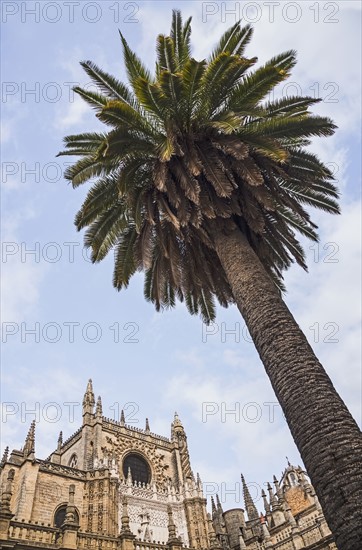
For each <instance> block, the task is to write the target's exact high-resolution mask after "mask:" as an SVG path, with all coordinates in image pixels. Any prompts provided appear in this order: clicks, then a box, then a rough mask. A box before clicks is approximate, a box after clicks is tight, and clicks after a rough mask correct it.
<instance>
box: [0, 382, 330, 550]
mask: <svg viewBox="0 0 362 550" xmlns="http://www.w3.org/2000/svg"><path fill="white" fill-rule="evenodd" d="M0 467H1V471H0V476H1V477H0V483H1V509H0V548H13V549H17V550H21V549H25V548H27V549H29V548H34V549H38V548H39V549H40V548H43V549H44V548H45V549H49V550H50V549H57V548H58V549H83V548H84V549H96V548H97V549H103V550H117V549H119V550H164V549H165V550H180V549H181V548H190V549H191V548H192V549H200V550H209V549H210V550H243V549H245V548H248V549H250V550H261V549H275V550H293V549H294V550H297V549H299V548H308V549H309V550H317V549H321V550H322V549H330V550H332V549H334V548H336V546H335V544H334V543H333V539H332V536H331V534H330V531H329V529H328V526H327V524H326V521H325V519H324V516H323V514H322V510H321V507H320V505H319V503H318V500H317V497H316V495H315V493H314V490H313V487H312V486H311V485H310V483H309V481H308V478H307V477H306V475H305V473H304V472H303V470H302V469H301V468H299V467H298V468H294V467H292V466H288V468H287V469H286V471H285V473H284V475H283V477H282V479H281V481H280V483H279V482H278V481H277V480H276V479H274V487H273V488H272V487H271V486H270V485H269V486H268V493H269V495H268V497H267V496H266V494H265V493H263V500H264V507H265V513H264V514H261V515H259V513H258V511H257V509H256V506H255V504H254V502H253V500H252V498H251V496H250V493H249V490H248V487H247V484H246V483H245V480H244V479H243V478H242V483H243V492H244V500H245V511H244V510H243V509H241V508H240V509H233V510H228V511H225V512H224V511H223V509H222V506H221V503H220V501H219V499H218V498H217V497H216V504H215V502H214V500H213V499H212V502H211V505H212V515H210V514H207V511H206V499H205V498H204V495H203V490H202V483H201V480H200V477H199V476H198V475H197V477H196V479H195V477H194V474H193V472H192V470H191V464H190V457H189V452H188V446H187V437H186V433H185V430H184V428H183V426H182V423H181V421H180V420H179V418H178V416H177V414H175V418H174V421H173V422H172V424H171V438H166V437H161V436H159V435H156V434H154V433H152V432H151V431H150V428H149V424H148V420H146V428H145V430H140V429H136V428H134V427H131V426H128V425H126V424H125V418H124V414H123V412H122V415H121V418H120V421H119V422H115V421H112V420H110V419H108V418H105V417H104V416H103V414H102V403H101V399H100V398H98V400H97V403H95V398H94V393H93V388H92V382H91V381H89V382H88V386H87V389H86V392H85V395H84V399H83V424H82V426H81V428H80V429H79V430H78V431H76V432H75V433H74V434H73V435H72V436H71V437H70V438H69V439H68V440H67V441H65V442H63V439H62V434H60V436H59V440H58V445H57V449H56V450H55V451H54V452H53V453H52V454H51V455H50V456H49V457H48V459H47V460H40V459H38V458H36V457H35V422H33V423H32V425H31V427H30V430H29V432H28V435H27V437H26V440H25V444H24V447H23V448H22V449H21V450H20V451H19V450H13V451H12V453H11V454H10V456H9V453H8V450H7V449H6V451H5V454H4V457H3V459H2V461H1V465H0Z"/></svg>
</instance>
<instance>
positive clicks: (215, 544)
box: [207, 504, 221, 550]
mask: <svg viewBox="0 0 362 550" xmlns="http://www.w3.org/2000/svg"><path fill="white" fill-rule="evenodd" d="M214 505H215V504H214ZM207 524H208V532H209V543H210V549H211V550H219V549H221V546H220V544H219V541H218V540H217V537H216V533H215V529H214V525H213V523H212V519H211V514H207Z"/></svg>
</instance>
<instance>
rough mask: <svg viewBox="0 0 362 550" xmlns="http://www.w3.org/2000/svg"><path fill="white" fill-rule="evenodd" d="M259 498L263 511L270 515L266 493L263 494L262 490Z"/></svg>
mask: <svg viewBox="0 0 362 550" xmlns="http://www.w3.org/2000/svg"><path fill="white" fill-rule="evenodd" d="M261 496H262V497H263V502H264V509H265V511H266V513H267V514H269V513H270V504H269V502H268V499H267V497H266V493H265V491H264V489H263V490H262V492H261Z"/></svg>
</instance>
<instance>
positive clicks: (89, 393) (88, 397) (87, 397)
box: [83, 378, 94, 406]
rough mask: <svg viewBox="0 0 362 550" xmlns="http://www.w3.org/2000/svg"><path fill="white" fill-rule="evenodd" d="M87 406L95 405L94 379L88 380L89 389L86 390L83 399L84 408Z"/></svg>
mask: <svg viewBox="0 0 362 550" xmlns="http://www.w3.org/2000/svg"><path fill="white" fill-rule="evenodd" d="M86 405H91V406H93V405H94V393H93V384H92V379H91V378H90V379H89V380H88V384H87V388H86V390H85V394H84V398H83V406H86Z"/></svg>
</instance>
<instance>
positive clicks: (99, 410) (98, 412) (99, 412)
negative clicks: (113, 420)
mask: <svg viewBox="0 0 362 550" xmlns="http://www.w3.org/2000/svg"><path fill="white" fill-rule="evenodd" d="M102 413H103V411H102V398H101V396H100V395H99V396H98V399H97V405H96V416H98V417H99V418H102Z"/></svg>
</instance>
